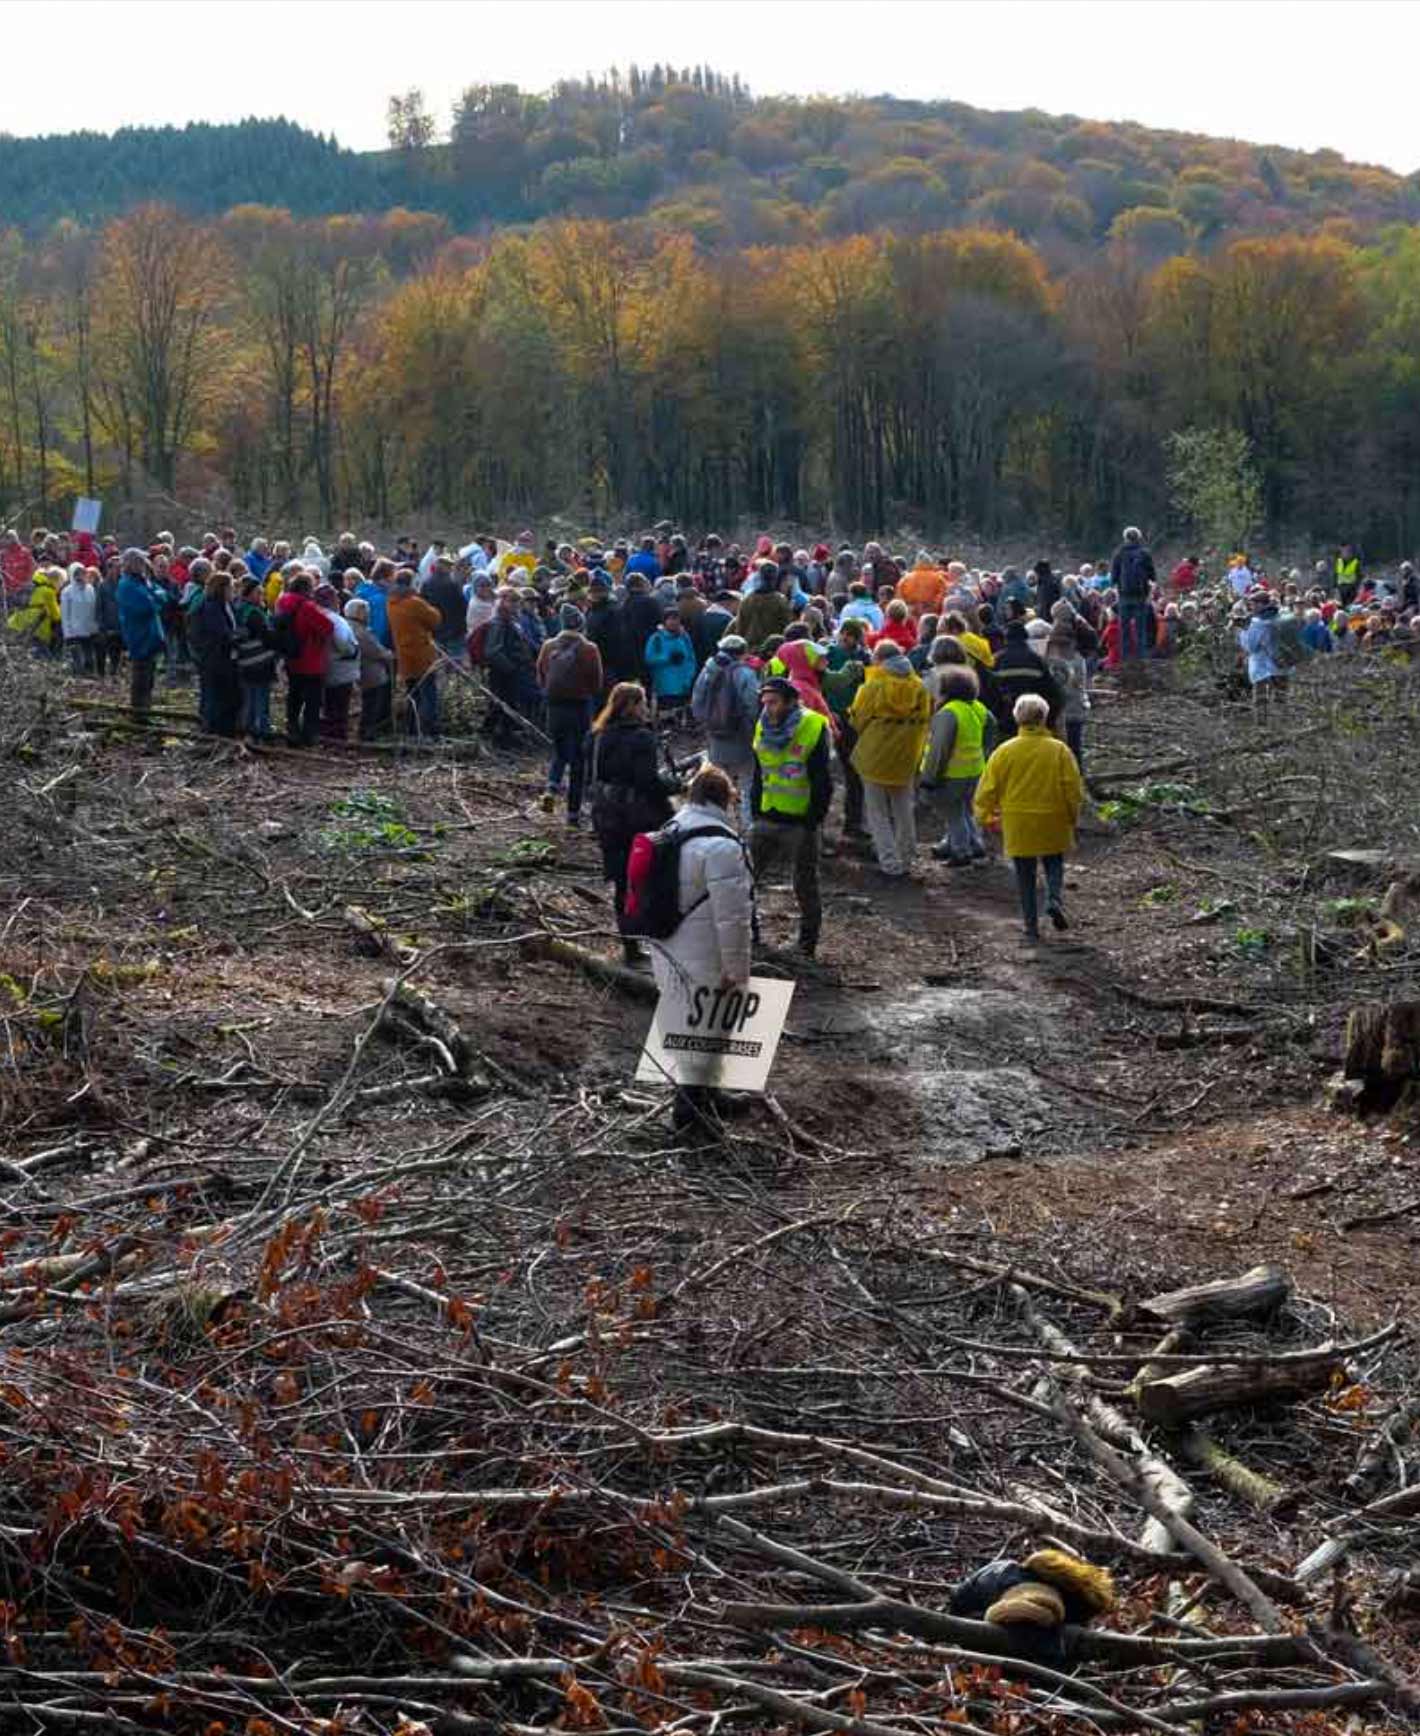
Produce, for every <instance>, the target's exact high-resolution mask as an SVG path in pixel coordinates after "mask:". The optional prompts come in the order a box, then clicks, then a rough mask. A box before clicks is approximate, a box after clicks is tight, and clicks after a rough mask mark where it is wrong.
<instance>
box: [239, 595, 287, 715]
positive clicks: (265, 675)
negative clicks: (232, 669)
mask: <svg viewBox="0 0 1420 1736" xmlns="http://www.w3.org/2000/svg"><path fill="white" fill-rule="evenodd" d="M265 594H266V593H265V588H264V587H263V585H262V583H261V581H260V580H259V579H256V578H254V577H252V578H247V579H244V580H243V581H242V588H241V596H240V598H239V599H238V602H237V605H236V608H235V609H234V610H233V613H234V614H235V616H236V622H237V634H236V640H235V642H234V644H233V647H232V649H233V654H234V655H235V657H236V662H237V683H238V686H239V688H240V690H241V710H240V714H239V718H238V722H239V725H240V727H241V728H242V729H243V730H244V731H245V732H246V737H247V740H248V741H251V742H263V741H270V740H271V739H272V733H273V732H272V728H271V686H272V683H273V682H274V681H275V680H276V662H277V658H276V650H275V647H274V646H273V645H272V643H271V623H270V621H269V620H268V618H267V614H266V609H265V608H264V606H263V599H264V597H265Z"/></svg>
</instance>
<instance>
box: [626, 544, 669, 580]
mask: <svg viewBox="0 0 1420 1736" xmlns="http://www.w3.org/2000/svg"><path fill="white" fill-rule="evenodd" d="M632 573H645V575H646V577H647V578H648V579H649V580H650V581H651V583H652V584H653V585H654V584H655V582H656V580H657V579H658V578H660V576H661V563H660V562H659V561H658V560H657V559H656V556H655V554H654V553H653V551H652V550H650V549H638V550H637V552H636V553H635V554H634V555H632V557H631V559H630V560H629V561H627V563H626V571H625V572H624V573H623V574H622V575H621V576H622V578H623V579H626V578H630V576H631V574H632Z"/></svg>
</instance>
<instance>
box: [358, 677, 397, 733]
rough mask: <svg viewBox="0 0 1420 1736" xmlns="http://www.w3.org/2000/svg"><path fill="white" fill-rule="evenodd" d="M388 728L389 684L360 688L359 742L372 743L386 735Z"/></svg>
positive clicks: (386, 682)
mask: <svg viewBox="0 0 1420 1736" xmlns="http://www.w3.org/2000/svg"><path fill="white" fill-rule="evenodd" d="M389 727H390V684H389V682H388V681H384V682H381V684H380V685H379V686H378V687H362V688H361V689H360V740H361V741H374V740H375V739H376V738H377V737H379V736H382V735H388V734H389Z"/></svg>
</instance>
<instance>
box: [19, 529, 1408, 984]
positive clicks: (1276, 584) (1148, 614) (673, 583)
mask: <svg viewBox="0 0 1420 1736" xmlns="http://www.w3.org/2000/svg"><path fill="white" fill-rule="evenodd" d="M0 577H3V585H4V601H5V609H6V619H7V626H8V630H9V632H10V634H11V635H18V636H20V637H21V638H22V639H23V640H25V641H27V642H28V643H29V644H30V645H31V646H32V647H33V649H34V651H35V653H36V655H38V656H40V657H52V658H55V659H64V660H66V661H67V664H68V667H69V668H70V669H71V670H72V672H73V673H74V674H75V675H76V676H79V677H81V678H86V677H87V678H97V679H101V680H103V679H110V678H113V677H115V676H116V675H118V674H119V672H120V670H121V667H122V666H123V665H124V664H126V665H127V668H128V679H129V703H130V705H131V707H132V710H133V711H134V713H136V714H137V715H138V716H140V717H142V716H144V715H146V714H147V713H148V712H149V710H150V708H151V706H152V702H153V694H154V690H155V684H156V682H157V679H158V676H159V672H160V671H161V672H162V674H163V676H164V678H165V679H166V681H167V682H169V683H173V684H176V683H180V682H183V681H187V680H191V679H193V678H194V677H195V679H196V682H197V686H198V705H199V713H200V716H201V719H202V722H203V724H204V726H205V727H206V728H207V729H208V730H210V731H212V732H213V733H215V734H218V735H226V736H234V735H237V734H239V733H244V734H245V735H246V736H247V737H248V738H249V739H250V740H251V741H253V742H256V743H261V742H265V741H268V740H270V739H272V738H273V737H274V736H275V735H276V733H277V731H276V729H275V727H274V725H273V721H272V698H273V693H274V691H275V690H276V689H277V687H278V685H279V684H280V683H281V682H282V681H283V680H284V690H285V716H284V724H285V727H284V732H283V733H284V739H285V742H286V744H287V745H289V746H290V747H292V748H298V749H307V748H310V747H312V746H314V745H315V744H316V743H317V742H318V741H320V740H321V739H322V738H323V739H325V740H329V741H341V742H343V741H346V740H347V739H348V738H349V735H350V732H351V730H352V728H354V729H355V730H356V731H357V732H358V736H359V738H360V739H361V740H363V741H378V740H380V739H382V738H384V737H387V736H389V735H390V734H391V733H394V732H399V733H400V734H402V735H405V736H409V737H414V738H421V739H436V738H437V737H438V736H439V734H440V729H441V720H442V716H443V712H444V707H443V706H441V693H442V692H444V691H445V690H446V688H447V685H448V683H449V682H451V681H453V682H463V683H466V684H468V685H469V686H470V687H471V688H473V689H475V690H478V691H480V692H481V693H482V695H483V696H484V701H483V704H482V723H481V728H482V729H483V731H484V732H485V733H486V734H487V735H488V736H489V737H490V738H492V740H493V741H494V742H495V743H497V744H500V745H510V744H513V743H516V742H519V741H523V742H539V741H540V742H541V743H543V744H545V746H546V749H547V751H548V769H547V779H546V787H545V791H544V794H543V796H542V802H543V806H544V808H545V809H546V811H548V812H549V813H551V812H554V811H556V809H557V808H558V806H559V805H563V806H564V807H565V815H566V821H567V824H568V825H569V826H571V827H574V828H576V827H580V826H582V825H583V824H584V821H585V820H586V819H587V818H590V820H591V823H592V825H593V827H594V829H595V831H596V835H597V838H598V840H599V843H600V845H601V850H602V855H603V861H604V865H605V869H606V874H607V877H608V879H609V880H610V881H611V883H612V886H613V889H614V892H615V899H616V908H617V913H618V918H619V919H620V920H621V922H622V924H623V929H624V931H626V930H627V928H628V927H629V925H628V924H627V920H626V897H627V876H628V864H629V860H630V856H631V851H632V846H633V843H634V840H635V839H636V838H637V837H638V836H639V835H641V834H645V833H648V832H652V831H655V830H657V829H659V828H661V827H663V826H665V825H667V824H668V823H672V822H673V821H674V823H675V824H676V825H677V826H680V825H683V824H691V823H692V822H686V821H685V819H684V816H685V815H686V814H692V815H694V814H695V813H696V812H697V811H702V812H703V811H704V810H706V809H713V810H717V811H718V812H719V813H720V814H721V815H722V816H723V815H725V814H728V813H730V812H731V811H733V812H734V815H735V817H736V819H737V821H738V825H737V827H736V828H734V836H735V844H734V852H735V854H734V859H735V860H736V861H738V862H739V863H740V868H739V869H734V868H733V867H732V865H731V856H730V853H729V852H727V851H726V850H725V849H724V848H722V847H720V846H721V842H722V841H721V840H718V839H714V838H711V839H706V838H703V837H696V838H694V839H693V840H692V841H691V843H690V844H689V845H688V846H687V848H686V851H685V853H684V864H685V870H686V872H687V874H689V875H690V879H689V880H688V882H687V885H686V887H685V896H686V898H687V899H688V900H690V901H691V902H693V903H695V908H696V910H697V911H699V910H700V902H696V901H703V903H704V906H705V912H704V914H703V915H699V916H698V917H697V920H696V922H694V923H689V922H687V923H686V924H684V925H683V929H684V935H685V937H686V939H685V941H684V945H685V946H686V947H688V948H689V950H690V952H691V953H692V954H694V955H695V956H694V959H693V962H694V965H695V968H696V970H698V971H708V972H709V974H710V975H711V976H714V977H716V978H718V977H719V976H720V975H724V976H725V977H727V978H739V979H742V978H743V975H744V974H746V973H747V969H748V966H747V963H746V959H747V952H746V950H745V946H746V945H747V944H748V943H745V945H742V944H741V943H740V940H739V939H737V938H734V937H733V936H732V934H731V930H732V929H733V930H734V934H735V935H738V932H739V927H740V926H741V925H742V923H743V922H744V921H752V920H753V918H752V915H751V916H748V917H747V916H746V915H745V912H747V911H748V912H751V913H752V911H753V899H752V896H751V887H752V883H753V881H754V880H755V879H758V878H762V877H763V876H764V875H765V874H766V873H768V872H769V871H770V870H771V869H772V868H773V867H774V866H776V865H777V864H783V865H785V866H786V867H787V869H788V871H789V873H790V876H791V878H792V883H793V890H794V896H795V901H796V904H797V907H798V916H799V931H798V947H799V949H800V950H801V952H802V953H803V954H805V955H807V956H812V955H813V953H814V951H815V949H816V947H817V945H818V941H819V936H820V930H821V927H822V903H821V898H820V892H819V864H820V857H821V855H822V853H823V841H822V830H823V826H824V822H825V819H826V817H827V816H828V814H829V811H830V808H831V806H832V803H833V801H834V797H835V788H836V786H840V785H841V788H842V797H841V807H842V816H841V817H842V828H841V829H842V836H843V839H844V840H846V842H847V843H848V845H849V847H852V845H853V843H854V841H855V840H861V841H862V843H863V844H864V845H868V844H870V845H871V849H872V852H873V855H874V857H875V860H876V867H877V871H878V872H879V873H880V874H881V875H882V876H884V877H885V878H886V879H888V880H901V879H903V878H906V877H909V876H911V875H912V873H913V871H914V863H915V862H916V860H917V857H918V850H919V845H918V832H919V827H920V826H921V825H922V824H924V823H926V824H928V825H930V826H931V827H932V828H933V829H934V830H936V831H938V832H939V834H940V835H939V837H938V838H937V840H936V841H935V842H934V843H933V845H932V854H933V856H934V857H936V858H937V859H939V860H941V861H943V862H946V863H948V864H949V865H952V866H953V867H957V868H962V869H967V868H970V867H971V866H972V865H973V864H975V863H978V862H980V861H982V860H983V859H985V858H986V857H987V855H988V852H989V845H988V840H987V835H988V833H989V832H992V831H995V830H999V831H1000V832H1001V835H1002V838H1001V841H1002V847H1003V849H1004V853H1005V855H1006V856H1007V857H1009V858H1010V859H1011V861H1012V862H1013V863H1014V865H1015V871H1016V874H1017V877H1018V886H1019V895H1020V907H1021V914H1022V921H1023V926H1024V931H1025V937H1026V939H1027V940H1028V941H1029V942H1031V943H1034V942H1036V941H1037V940H1038V939H1039V935H1040V916H1041V905H1040V899H1039V883H1040V880H1041V878H1042V877H1043V880H1044V886H1045V901H1044V913H1045V915H1046V917H1047V918H1048V919H1049V921H1050V922H1051V923H1053V924H1054V926H1056V927H1057V928H1064V927H1065V926H1067V918H1066V915H1065V909H1064V901H1063V869H1062V864H1063V860H1064V857H1065V855H1066V853H1067V852H1068V850H1069V849H1070V847H1071V844H1072V840H1073V835H1074V829H1075V823H1076V820H1077V818H1078V815H1079V811H1080V807H1081V803H1082V801H1083V796H1084V783H1083V772H1084V765H1085V756H1086V736H1087V726H1088V720H1089V716H1090V703H1091V702H1090V692H1091V683H1092V681H1093V680H1094V679H1095V677H1096V675H1097V674H1098V673H1099V672H1100V671H1101V670H1103V671H1111V670H1114V669H1117V668H1120V667H1122V666H1124V665H1128V664H1138V663H1143V662H1145V661H1156V660H1160V659H1168V658H1172V657H1175V656H1177V655H1179V654H1180V653H1181V652H1183V651H1185V650H1186V649H1187V647H1188V645H1189V644H1190V642H1191V641H1192V640H1193V639H1194V638H1196V637H1197V636H1198V635H1201V634H1208V635H1213V636H1215V638H1216V637H1218V636H1221V635H1229V636H1231V638H1232V640H1233V642H1234V645H1235V651H1236V657H1237V660H1238V671H1239V676H1240V678H1241V677H1244V676H1245V678H1246V680H1247V682H1248V683H1249V684H1250V685H1251V687H1252V689H1253V692H1254V694H1255V696H1256V697H1257V699H1258V701H1259V702H1261V701H1263V700H1275V699H1277V698H1279V697H1281V695H1282V694H1283V693H1284V692H1285V689H1286V685H1287V681H1288V678H1289V675H1290V672H1291V670H1292V669H1293V668H1294V667H1295V666H1296V665H1297V664H1299V663H1302V662H1304V661H1306V660H1307V659H1308V658H1310V657H1313V656H1316V655H1324V654H1325V655H1329V654H1334V653H1343V654H1344V653H1348V652H1363V653H1376V654H1380V655H1385V656H1390V657H1392V658H1394V657H1408V656H1409V655H1410V654H1411V651H1412V649H1414V650H1420V586H1418V585H1417V579H1416V574H1415V571H1414V569H1413V567H1412V566H1411V565H1410V563H1408V562H1405V563H1402V564H1401V565H1400V567H1399V568H1398V570H1397V571H1396V572H1395V573H1394V574H1387V575H1381V576H1370V575H1367V574H1366V572H1365V571H1364V569H1363V566H1362V563H1361V560H1360V558H1359V556H1358V554H1357V553H1356V551H1355V549H1354V548H1352V547H1350V546H1349V545H1348V546H1346V547H1343V548H1342V549H1341V550H1340V551H1338V552H1337V554H1336V555H1335V556H1334V557H1332V558H1331V559H1329V560H1327V561H1324V562H1321V563H1318V565H1317V567H1316V568H1315V569H1314V570H1313V571H1311V572H1309V573H1307V574H1305V575H1304V574H1303V573H1302V572H1300V571H1298V570H1296V569H1291V570H1287V571H1283V572H1280V573H1277V574H1275V575H1271V574H1268V573H1267V572H1266V571H1265V570H1263V568H1262V565H1261V563H1260V562H1258V561H1256V560H1250V559H1249V558H1248V557H1247V556H1246V555H1243V554H1236V555H1234V556H1232V557H1231V559H1229V560H1227V561H1226V562H1225V563H1224V562H1215V571H1214V573H1213V574H1212V575H1211V576H1210V575H1209V573H1208V572H1207V571H1206V570H1205V567H1204V565H1203V563H1201V562H1200V561H1199V560H1198V559H1197V558H1196V557H1192V556H1189V557H1186V558H1185V559H1183V560H1181V561H1179V562H1178V563H1176V564H1175V565H1174V566H1173V568H1172V569H1171V570H1170V571H1169V572H1168V573H1167V574H1166V575H1162V574H1160V573H1159V572H1158V571H1157V570H1156V567H1155V563H1154V559H1153V556H1152V554H1151V552H1150V550H1149V548H1148V546H1147V545H1146V543H1145V541H1144V539H1143V537H1142V535H1141V534H1140V532H1139V531H1138V530H1137V529H1136V528H1133V527H1130V528H1129V529H1127V530H1126V531H1125V532H1124V534H1123V536H1122V538H1121V541H1120V544H1119V547H1118V549H1117V550H1116V551H1115V553H1114V554H1113V556H1112V557H1111V558H1110V559H1108V560H1102V561H1100V562H1098V563H1096V562H1092V561H1086V562H1083V563H1081V564H1080V565H1078V566H1077V567H1076V569H1075V570H1074V571H1071V572H1056V571H1055V570H1054V569H1053V568H1052V566H1051V564H1050V562H1049V561H1046V560H1040V561H1037V562H1036V563H1035V565H1034V567H1033V568H1031V569H1029V570H1028V571H1025V570H1019V569H1016V568H1012V567H1006V568H1004V569H1002V570H1000V571H994V572H993V571H983V570H981V569H976V568H969V567H968V566H967V564H966V563H964V562H962V561H960V560H955V559H951V558H948V557H946V556H942V557H938V556H935V555H933V554H932V553H930V552H929V551H927V550H925V549H924V550H920V551H918V553H917V556H916V558H915V560H911V561H909V560H906V559H900V558H896V557H894V556H893V555H892V554H891V553H890V552H889V551H888V550H887V549H885V548H884V547H883V546H882V545H881V544H880V543H877V542H869V543H867V544H866V546H864V547H863V548H862V549H861V550H858V549H855V548H851V547H846V546H845V547H840V548H838V549H837V550H836V551H835V550H833V549H831V548H830V547H829V546H828V545H827V544H825V543H819V544H817V545H815V546H814V547H812V548H795V547H794V546H793V545H792V544H789V543H784V542H781V543H777V544H776V543H774V542H773V541H772V539H771V538H769V537H767V536H765V537H761V538H760V539H759V540H758V543H757V545H756V546H755V547H754V548H753V550H752V551H749V552H746V551H745V550H744V549H743V548H741V547H740V546H739V545H737V544H733V543H731V544H725V543H724V542H722V540H721V539H720V538H719V537H717V536H715V535H707V536H705V537H703V538H701V539H700V540H699V541H698V542H697V543H696V544H695V545H694V546H692V545H691V543H690V541H689V540H688V539H687V538H686V537H685V536H683V535H681V534H679V533H678V532H676V531H675V529H674V527H673V526H671V525H669V524H662V525H660V526H658V527H656V529H655V530H654V531H649V532H647V533H646V534H645V535H643V536H641V537H639V538H637V539H635V541H634V542H631V541H615V542H612V543H610V544H604V543H603V542H602V541H600V540H599V539H596V538H592V537H587V538H584V539H582V540H581V541H580V542H579V543H576V544H572V543H567V542H561V543H559V542H555V541H552V542H546V543H544V544H543V545H542V546H541V547H540V548H539V547H538V545H537V542H536V540H535V538H534V536H533V534H532V533H531V532H528V531H524V532H523V533H522V534H520V535H519V536H518V537H517V538H516V539H515V540H514V541H513V542H501V541H499V540H497V539H495V538H493V537H491V536H481V537H477V538H474V539H473V540H472V541H470V542H469V543H467V544H466V545H464V546H461V547H451V546H448V545H446V544H444V543H441V542H434V543H431V544H429V545H428V546H427V547H425V548H423V549H422V550H421V549H420V547H419V546H418V544H417V543H415V542H414V541H413V539H410V538H401V539H399V540H398V541H397V542H396V544H395V546H394V547H393V548H392V549H390V550H389V551H388V552H380V551H379V550H377V549H376V548H375V547H374V545H373V544H371V543H369V542H358V541H357V540H356V539H355V538H354V537H353V536H350V535H343V536H341V537H340V538H338V539H337V540H336V541H335V543H334V544H333V545H332V546H330V547H329V548H327V547H325V546H323V545H322V544H321V543H320V542H319V541H318V540H316V539H315V538H307V539H306V540H305V542H304V544H303V545H302V546H301V548H300V551H299V552H293V546H292V545H290V544H288V543H284V542H276V541H268V540H267V539H265V538H263V537H260V536H257V537H253V538H251V539H250V540H248V541H246V542H245V544H244V545H243V544H242V543H240V542H239V539H238V538H237V536H236V533H235V531H234V529H233V528H232V527H230V526H228V527H223V528H221V529H219V530H216V531H213V532H210V533H208V534H207V535H205V536H204V537H202V538H201V540H200V543H199V544H198V545H196V546H180V545H179V544H178V543H177V541H176V539H175V538H174V537H172V536H171V535H169V534H167V533H164V534H163V535H161V536H159V537H158V538H156V539H155V540H154V542H153V543H152V544H151V545H149V546H148V547H146V548H139V547H129V548H120V547H118V546H117V545H116V544H115V543H114V542H113V541H112V539H108V540H104V541H99V540H98V539H96V538H95V537H93V536H91V535H85V534H82V533H80V534H73V535H69V534H61V533H51V532H48V531H44V530H37V531H36V532H35V533H34V534H33V535H32V536H31V537H30V538H28V539H25V538H22V537H20V536H19V535H18V534H17V533H15V532H13V531H10V532H5V533H4V534H3V536H0ZM681 732H684V733H685V734H686V735H688V736H689V737H690V738H691V739H692V740H693V741H694V742H695V744H696V745H697V746H698V748H699V750H700V756H701V759H702V761H703V766H702V770H701V772H700V774H699V775H698V777H697V778H696V780H695V781H693V782H692V784H691V786H690V799H689V801H688V803H687V805H686V806H685V807H684V808H682V809H681V811H680V815H679V817H677V816H676V810H675V807H674V802H673V800H672V796H673V793H674V792H675V790H676V789H678V787H679V775H678V774H676V773H674V771H673V766H668V763H667V758H668V756H667V751H666V744H667V741H668V740H669V739H670V738H671V737H672V735H679V734H680V733H681ZM711 773H713V776H712V775H711ZM722 830H723V825H722ZM741 845H743V848H742V847H741ZM717 937H718V938H717ZM712 942H713V943H714V944H713V945H712ZM625 944H626V950H627V954H628V957H629V958H633V959H639V958H640V956H641V944H640V941H639V940H638V938H637V937H636V935H635V934H634V933H632V932H626V939H625ZM717 949H718V950H717ZM716 966H718V967H721V968H718V969H717V968H714V967H716Z"/></svg>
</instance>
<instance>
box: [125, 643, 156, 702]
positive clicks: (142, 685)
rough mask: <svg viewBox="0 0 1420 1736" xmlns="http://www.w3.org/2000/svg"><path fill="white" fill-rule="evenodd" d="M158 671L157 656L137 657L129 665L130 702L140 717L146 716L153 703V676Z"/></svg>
mask: <svg viewBox="0 0 1420 1736" xmlns="http://www.w3.org/2000/svg"><path fill="white" fill-rule="evenodd" d="M157 672H158V659H157V658H156V657H135V658H134V659H133V661H132V662H131V663H130V664H129V666H128V703H129V705H130V706H132V708H133V711H134V712H135V714H136V715H137V716H139V717H146V716H147V715H148V711H149V708H150V707H151V706H152V703H153V677H154V676H155V675H156V674H157Z"/></svg>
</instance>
